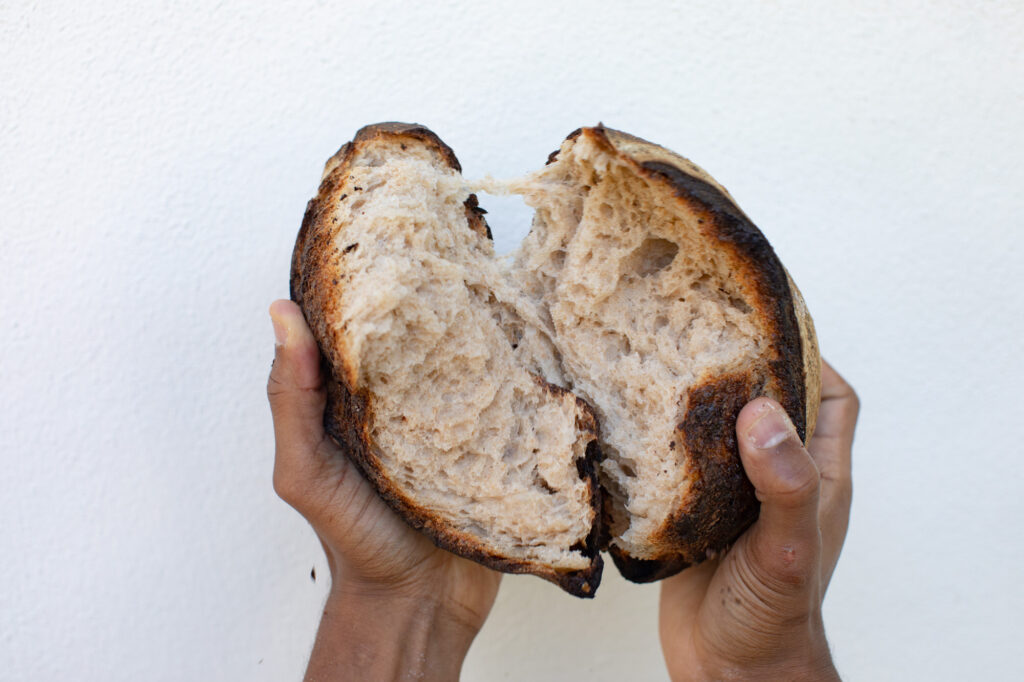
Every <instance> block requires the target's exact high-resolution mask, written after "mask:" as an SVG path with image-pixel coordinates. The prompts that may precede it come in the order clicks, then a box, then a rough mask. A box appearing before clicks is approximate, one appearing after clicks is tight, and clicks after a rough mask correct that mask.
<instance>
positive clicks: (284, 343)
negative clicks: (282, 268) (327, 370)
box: [267, 300, 326, 505]
mask: <svg viewBox="0 0 1024 682" xmlns="http://www.w3.org/2000/svg"><path fill="white" fill-rule="evenodd" d="M270 319H271V321H272V322H273V325H274V337H275V339H276V341H277V343H276V345H275V349H274V366H273V367H272V368H271V370H270V378H269V380H268V381H267V397H268V398H269V399H270V411H271V413H272V414H273V417H274V440H275V443H276V454H275V458H274V488H275V489H276V490H277V493H278V494H279V495H280V496H281V497H282V498H284V499H285V501H287V502H289V503H292V504H293V505H294V504H295V500H294V499H293V498H295V497H297V496H298V495H301V494H302V493H303V490H304V489H305V487H306V481H308V480H310V477H311V476H313V475H315V473H314V472H315V468H314V467H316V465H317V448H318V447H319V446H320V444H321V443H322V442H323V440H324V427H323V416H324V405H325V403H326V394H325V391H324V388H323V382H322V380H321V376H320V350H319V348H318V347H317V345H316V340H315V339H314V338H313V333H312V332H311V331H310V330H309V327H308V326H307V325H306V320H305V318H304V317H303V315H302V310H300V309H299V306H297V305H296V304H295V303H293V302H292V301H285V300H281V301H274V303H273V304H272V305H271V306H270Z"/></svg>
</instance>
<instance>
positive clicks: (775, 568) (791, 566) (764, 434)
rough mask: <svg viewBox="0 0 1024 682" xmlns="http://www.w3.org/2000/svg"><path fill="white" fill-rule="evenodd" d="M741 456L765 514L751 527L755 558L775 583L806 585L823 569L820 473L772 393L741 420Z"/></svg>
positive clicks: (742, 414) (743, 413)
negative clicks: (771, 395)
mask: <svg viewBox="0 0 1024 682" xmlns="http://www.w3.org/2000/svg"><path fill="white" fill-rule="evenodd" d="M736 435H737V436H738V438H737V440H738V441H739V450H740V458H741V459H742V461H743V468H744V469H745V470H746V472H747V477H748V478H750V482H751V483H753V484H754V489H755V490H756V492H757V499H758V500H760V501H761V513H760V516H759V517H758V519H757V522H756V523H755V524H754V526H753V528H752V529H751V537H750V549H751V554H750V558H751V560H752V561H753V563H754V564H755V565H754V566H753V567H752V568H754V569H755V570H756V571H757V575H759V576H762V577H765V578H767V579H769V580H770V581H771V582H772V583H781V584H789V585H794V584H795V585H801V584H804V583H805V582H806V581H807V580H808V579H810V578H811V577H812V576H813V575H814V573H815V572H816V571H817V570H818V562H819V561H820V553H821V535H820V532H819V530H818V486H819V482H820V476H819V474H818V469H817V467H816V466H815V464H814V460H813V459H812V458H811V456H810V455H809V454H808V453H807V450H805V449H804V446H803V443H801V442H800V437H799V436H798V435H797V433H796V429H794V428H793V424H792V422H791V421H790V420H789V417H788V416H787V415H786V411H785V410H784V409H782V407H781V406H780V405H779V404H778V403H777V402H775V401H774V400H770V399H768V398H758V399H757V400H754V401H752V402H751V403H750V404H748V405H747V406H746V407H744V408H743V410H742V411H741V412H740V415H739V418H738V420H737V422H736Z"/></svg>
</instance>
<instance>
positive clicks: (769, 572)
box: [761, 541, 820, 592]
mask: <svg viewBox="0 0 1024 682" xmlns="http://www.w3.org/2000/svg"><path fill="white" fill-rule="evenodd" d="M819 555H820V541H819V542H818V543H810V542H799V541H790V542H785V543H777V544H773V545H771V546H769V547H765V548H763V550H762V552H761V557H762V561H761V563H762V564H763V566H762V568H763V570H764V576H762V579H763V580H764V581H765V583H766V584H768V585H770V586H772V587H774V588H775V589H777V590H779V591H782V592H791V591H794V590H801V589H804V588H806V587H807V586H808V585H809V584H810V582H811V580H812V579H813V578H814V576H815V575H816V572H817V570H818V569H817V567H818V562H819Z"/></svg>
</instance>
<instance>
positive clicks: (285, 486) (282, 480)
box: [274, 467, 302, 507]
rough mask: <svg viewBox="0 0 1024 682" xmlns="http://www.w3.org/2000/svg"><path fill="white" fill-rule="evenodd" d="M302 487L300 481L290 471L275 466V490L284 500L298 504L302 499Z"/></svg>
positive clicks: (294, 504)
mask: <svg viewBox="0 0 1024 682" xmlns="http://www.w3.org/2000/svg"><path fill="white" fill-rule="evenodd" d="M301 488H302V486H300V485H299V484H298V481H297V480H296V479H295V477H294V476H292V475H291V474H290V473H289V472H288V471H286V470H284V469H282V468H281V467H275V468H274V492H275V493H277V496H278V497H280V498H281V499H282V500H284V501H285V502H287V503H288V504H290V505H292V506H293V507H295V506H297V503H298V502H299V501H300V500H301V498H302V496H301Z"/></svg>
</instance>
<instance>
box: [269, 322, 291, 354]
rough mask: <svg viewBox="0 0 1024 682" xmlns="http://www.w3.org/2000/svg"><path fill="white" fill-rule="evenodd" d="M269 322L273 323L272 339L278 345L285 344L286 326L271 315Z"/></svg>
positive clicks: (286, 339) (286, 340)
mask: <svg viewBox="0 0 1024 682" xmlns="http://www.w3.org/2000/svg"><path fill="white" fill-rule="evenodd" d="M270 322H271V323H272V324H273V325H274V341H275V342H276V344H277V345H278V346H283V345H285V344H286V343H287V342H288V327H287V326H286V325H285V324H284V322H282V321H281V320H279V319H277V318H276V317H274V316H273V315H271V316H270Z"/></svg>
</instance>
